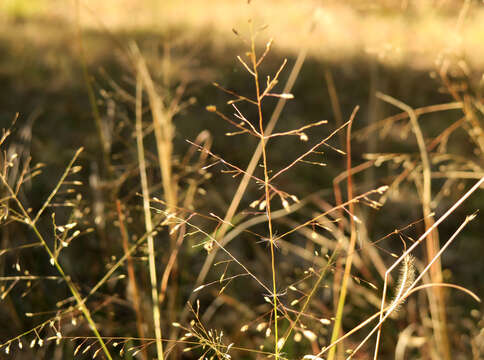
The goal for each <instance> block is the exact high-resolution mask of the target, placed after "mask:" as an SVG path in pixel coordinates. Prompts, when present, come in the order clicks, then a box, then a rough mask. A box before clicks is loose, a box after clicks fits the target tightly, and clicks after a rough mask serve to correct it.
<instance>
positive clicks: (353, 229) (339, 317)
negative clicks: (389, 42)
mask: <svg viewBox="0 0 484 360" xmlns="http://www.w3.org/2000/svg"><path fill="white" fill-rule="evenodd" d="M358 109H359V107H358V106H357V107H355V109H354V110H353V113H352V114H351V117H350V123H349V125H348V132H347V134H346V153H347V158H346V168H347V172H348V201H351V200H352V199H353V177H352V176H351V127H352V125H353V120H354V118H355V116H356V112H357V111H358ZM349 209H350V224H351V235H350V243H349V245H348V251H347V253H348V256H347V258H346V263H345V272H344V275H343V280H342V281H341V290H340V293H339V299H338V307H337V310H336V316H335V322H334V326H333V333H332V335H331V342H334V341H336V340H337V339H338V336H339V332H340V329H341V322H342V319H343V309H344V305H345V299H346V292H347V290H348V281H349V279H350V274H351V266H352V264H353V253H354V250H355V246H356V224H355V219H354V216H355V215H354V214H355V211H354V202H352V201H351V202H350V204H349ZM335 354H336V347H334V348H332V349H331V351H330V352H329V354H328V360H332V359H334V356H335Z"/></svg>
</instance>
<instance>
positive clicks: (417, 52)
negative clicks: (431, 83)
mask: <svg viewBox="0 0 484 360" xmlns="http://www.w3.org/2000/svg"><path fill="white" fill-rule="evenodd" d="M73 3H74V2H70V1H69V2H59V1H54V0H29V1H25V0H6V1H5V2H4V3H3V5H0V6H1V8H0V9H2V10H4V12H5V13H6V14H7V17H10V18H12V17H13V18H15V17H24V18H25V17H33V16H41V17H45V16H49V17H51V18H56V17H57V18H60V19H62V20H65V21H67V22H68V23H70V22H72V21H73V16H74V13H75V12H74V11H73V7H74V5H73ZM79 3H80V7H81V21H82V25H83V27H85V28H88V29H89V28H91V29H99V24H100V23H103V24H104V25H106V26H107V27H108V28H110V29H111V30H113V31H133V30H138V31H139V30H147V29H149V30H154V31H166V30H167V29H183V30H184V31H185V32H187V33H193V34H195V35H194V36H195V37H199V38H203V37H205V36H209V37H210V38H212V39H213V40H216V41H218V42H222V43H225V42H227V40H230V37H229V36H227V34H228V33H229V32H230V30H231V29H232V28H236V29H245V28H246V23H247V19H249V18H251V19H253V21H254V22H255V23H257V24H268V25H269V26H270V33H271V34H272V35H273V36H274V37H275V40H276V43H277V46H278V47H279V48H280V49H281V50H283V51H286V52H289V53H292V54H295V53H297V51H299V49H300V48H301V46H302V45H303V44H304V43H305V42H308V43H309V44H310V53H311V54H312V55H314V56H316V57H318V58H320V59H327V60H330V61H331V60H332V61H335V60H336V61H340V60H341V59H345V58H348V57H355V56H362V55H365V54H370V55H374V56H376V57H378V58H379V59H380V60H382V61H385V62H388V63H391V64H407V65H412V66H415V67H418V68H421V69H422V68H423V69H425V68H431V67H432V66H433V65H434V62H435V60H436V58H437V57H438V56H439V55H440V54H442V53H443V52H445V53H449V52H451V53H456V54H459V55H460V54H465V56H466V57H467V58H468V61H469V63H470V64H471V65H476V66H482V65H484V48H483V47H482V46H481V44H483V43H484V9H483V7H482V4H481V3H479V2H476V1H471V2H469V8H468V11H467V16H466V20H465V22H462V23H460V22H459V11H460V10H461V5H462V4H461V2H455V1H454V2H450V1H440V2H439V1H430V0H421V1H371V2H370V1H327V2H324V4H323V5H321V2H320V1H316V0H306V1H291V0H277V1H275V0H269V1H257V2H254V6H247V4H246V1H242V0H240V1H226V0H208V1H200V0H186V1H176V0H167V1H162V2H160V1H153V0H146V1H134V0H106V1H97V0H79ZM314 20H316V21H317V23H318V26H317V29H316V30H315V31H314V33H313V34H312V35H311V36H308V35H307V28H308V25H309V24H310V23H311V22H312V21H314Z"/></svg>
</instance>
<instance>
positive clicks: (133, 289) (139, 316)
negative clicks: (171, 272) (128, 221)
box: [116, 199, 148, 360]
mask: <svg viewBox="0 0 484 360" xmlns="http://www.w3.org/2000/svg"><path fill="white" fill-rule="evenodd" d="M116 211H117V213H118V221H119V231H120V233H121V238H122V240H123V250H124V253H125V254H128V251H129V235H128V230H127V229H126V225H125V223H124V217H125V216H124V214H123V209H122V204H121V201H120V200H119V199H116ZM126 268H127V270H128V284H129V292H130V293H131V295H132V297H133V307H134V311H135V313H136V328H137V330H138V334H139V336H140V338H144V337H145V331H144V328H143V326H144V319H143V311H142V309H141V302H140V298H139V291H138V285H137V284H136V275H135V271H134V264H133V258H132V257H131V256H130V255H129V254H128V257H127V266H126ZM141 344H142V345H143V350H142V351H141V355H142V357H143V359H144V360H148V353H147V351H146V347H144V345H145V342H144V341H141Z"/></svg>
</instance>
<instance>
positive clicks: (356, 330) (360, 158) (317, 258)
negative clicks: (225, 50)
mask: <svg viewBox="0 0 484 360" xmlns="http://www.w3.org/2000/svg"><path fill="white" fill-rule="evenodd" d="M397 3H398V4H397V5H398V6H397V5H395V4H393V5H390V2H386V5H385V6H386V7H385V9H387V11H390V10H391V11H396V12H398V11H410V10H411V11H417V10H418V9H420V8H418V9H417V8H416V7H414V5H412V3H411V2H401V3H400V2H397ZM403 3H404V4H403ZM333 5H334V4H333ZM400 5H402V6H401V7H400ZM170 6H172V5H170ZM250 6H257V4H251V5H250ZM261 6H262V5H261ZM264 6H265V5H264ZM470 7H471V4H470V2H465V4H464V6H463V7H462V8H461V12H460V15H459V17H458V19H457V20H458V24H457V27H456V31H459V29H461V28H462V27H463V25H462V24H463V22H464V18H465V17H466V16H468V13H469V9H470ZM80 8H81V2H76V11H77V18H76V43H77V45H78V47H79V49H80V52H79V59H78V64H79V65H80V70H81V73H82V79H83V84H84V87H85V89H87V102H88V104H89V106H90V109H91V111H90V113H91V115H90V116H91V117H92V118H93V119H94V122H93V125H94V129H93V132H94V131H95V132H96V134H97V136H93V137H92V138H93V140H92V141H91V142H90V148H89V149H88V150H87V151H83V150H84V149H83V148H80V149H79V150H77V151H76V152H75V154H74V156H73V157H72V158H71V160H70V161H69V162H68V163H67V166H65V168H64V170H63V171H62V175H61V176H60V178H58V179H56V180H55V181H52V180H51V179H52V178H53V177H52V175H50V172H51V171H53V170H51V168H49V166H46V165H45V164H42V163H35V161H36V156H35V154H34V153H32V154H31V153H30V152H29V151H28V150H25V148H24V147H23V146H24V144H23V143H22V136H23V138H24V140H25V133H28V130H30V131H31V128H29V127H28V126H31V125H29V124H28V123H27V125H22V124H20V125H19V123H21V122H22V120H23V118H22V115H18V114H17V115H16V116H15V118H14V119H13V121H11V123H12V124H11V125H10V126H6V127H5V128H4V130H3V133H2V136H1V138H0V147H1V150H2V152H1V158H0V182H1V187H0V225H1V230H2V240H1V243H0V244H1V248H0V265H1V269H0V270H1V273H0V301H2V305H4V306H5V309H7V311H6V313H7V314H8V315H9V316H10V317H11V318H12V319H14V320H12V325H10V324H8V325H7V326H6V328H5V329H4V330H0V334H1V336H2V338H0V351H2V352H3V353H5V356H6V357H7V358H8V357H12V356H14V357H15V356H18V358H19V359H29V358H52V359H63V358H66V359H67V358H93V359H95V358H106V359H118V358H119V359H143V360H147V359H151V358H157V359H158V360H164V359H182V358H183V359H203V360H205V359H219V360H221V359H266V358H273V359H276V360H293V359H312V360H321V359H328V360H334V359H338V360H339V359H352V358H361V359H364V358H371V357H373V359H375V360H376V359H386V358H395V359H404V358H414V357H415V358H417V357H418V358H422V359H454V358H455V359H460V358H465V357H466V356H467V358H474V359H478V358H479V356H481V355H482V354H483V352H484V350H483V349H484V341H483V340H482V338H480V337H479V331H478V325H476V324H475V323H478V322H479V319H478V317H479V316H480V313H479V312H478V311H477V310H476V311H474V312H471V316H472V317H473V318H474V320H475V321H474V322H472V321H470V320H468V318H467V317H465V316H463V315H461V316H462V317H463V319H464V318H465V320H466V321H462V324H464V325H462V326H461V323H460V322H458V321H457V320H458V317H459V315H456V314H453V312H452V311H451V309H453V310H455V309H458V311H461V312H462V311H467V308H465V307H464V306H462V307H459V304H458V302H459V301H460V300H457V299H462V298H461V297H460V296H461V295H465V296H466V297H467V298H468V299H471V300H472V301H476V302H480V297H479V296H478V294H476V292H477V293H478V292H479V291H480V289H474V288H469V287H468V286H465V285H462V284H459V283H454V281H452V279H451V278H450V276H449V271H448V270H446V268H447V261H448V259H447V258H445V257H444V255H447V254H448V253H450V252H451V251H452V250H449V249H450V247H451V245H453V246H454V247H455V243H457V242H458V241H459V238H462V237H465V236H466V235H465V234H466V231H467V232H469V231H470V230H469V229H472V223H471V221H473V220H474V223H476V222H478V221H479V220H478V213H477V211H476V210H478V209H475V203H478V200H479V199H480V198H482V194H480V189H482V187H483V184H484V171H483V169H482V154H483V153H484V135H483V134H484V132H483V131H482V126H481V123H482V119H483V116H484V106H483V101H482V97H481V85H482V84H481V83H480V82H476V75H475V73H474V72H473V70H471V69H472V68H471V66H470V65H469V64H467V63H466V62H465V59H464V58H463V57H459V56H458V55H456V54H449V53H446V54H444V55H442V57H441V58H440V59H439V62H438V63H437V69H436V71H435V72H434V73H433V74H434V77H435V79H436V81H439V84H440V86H441V89H440V90H441V92H442V93H443V95H442V97H445V101H441V102H437V103H433V104H430V105H425V106H420V107H417V106H415V107H413V106H411V105H409V104H410V103H411V102H409V101H407V100H405V101H403V100H399V99H397V97H396V96H393V95H391V94H392V92H391V91H385V94H384V93H383V92H376V93H374V94H372V95H371V96H372V97H374V99H373V100H372V101H381V102H382V106H383V105H385V104H386V105H388V106H389V107H388V109H387V110H388V113H389V114H390V115H389V116H386V117H384V118H383V119H371V121H370V122H369V123H365V122H364V120H363V118H364V116H365V115H364V114H363V111H362V109H361V107H363V106H364V105H362V104H357V103H353V102H352V107H351V108H350V109H353V110H352V111H351V112H349V113H348V115H349V116H348V115H346V114H345V113H346V112H347V109H346V108H345V107H344V104H346V101H344V100H343V96H342V95H343V93H342V92H341V91H338V86H339V84H338V77H336V76H334V73H333V72H332V71H331V69H329V67H327V68H326V69H324V71H322V75H321V79H324V81H326V88H327V90H328V94H329V100H328V103H329V104H330V107H331V112H332V114H333V117H334V120H332V119H331V120H321V119H320V117H318V118H319V119H320V120H314V118H311V117H309V116H307V118H306V117H305V116H303V117H301V118H297V120H295V121H292V120H291V119H290V118H291V117H292V116H294V115H293V112H291V111H293V109H292V110H291V108H290V106H291V105H290V106H288V107H286V104H288V102H289V101H291V102H295V103H297V102H301V103H303V102H304V101H305V96H308V97H311V96H313V97H314V96H315V94H313V93H312V92H310V91H308V92H307V93H302V94H301V96H299V92H298V89H300V87H298V86H297V81H298V80H301V79H300V77H301V71H302V69H304V64H305V62H307V61H308V57H309V52H310V48H311V46H312V45H311V44H310V43H302V44H300V47H299V49H298V54H297V56H296V57H295V58H294V59H291V58H290V59H282V60H279V59H278V57H277V56H276V55H277V51H275V50H274V47H277V41H276V42H274V41H273V39H272V38H269V39H268V38H267V33H268V32H270V31H271V30H270V28H269V30H267V29H266V27H265V26H261V25H260V24H259V23H258V22H257V21H256V20H250V21H249V22H248V24H246V25H244V27H241V28H237V29H234V30H233V33H234V34H235V35H236V41H237V44H238V45H237V48H238V49H240V48H242V50H241V51H242V52H241V54H242V55H239V56H236V57H235V59H234V61H233V63H232V65H231V69H232V71H233V72H235V70H233V69H236V71H237V72H239V73H240V72H241V73H243V74H244V79H245V80H244V81H245V83H244V82H238V81H237V82H235V84H234V83H233V82H231V79H230V78H229V77H227V78H224V77H223V75H222V76H221V77H222V79H218V78H216V79H215V80H217V82H213V85H214V88H215V89H216V90H217V91H218V92H219V95H218V96H219V97H224V98H223V100H220V101H219V100H217V101H213V102H210V103H208V104H205V103H204V104H201V105H197V104H196V101H195V100H193V97H191V95H190V91H191V87H190V84H189V81H187V78H188V79H189V80H190V79H191V78H190V76H184V77H183V78H182V77H177V74H176V71H175V70H174V69H177V66H179V64H177V63H176V60H174V59H176V56H177V55H178V54H177V49H175V48H171V47H170V46H169V45H167V44H165V45H164V46H162V47H155V50H153V48H150V47H149V46H148V47H147V46H146V44H143V42H142V41H141V42H136V41H131V42H129V45H128V46H125V45H124V43H123V40H120V39H118V38H117V36H118V35H117V34H115V33H111V32H109V31H108V30H107V29H104V30H103V31H104V32H103V35H104V36H106V38H109V39H111V40H112V42H113V47H114V48H115V49H116V51H117V52H118V54H119V55H120V56H119V62H120V63H122V66H124V68H123V69H124V72H123V76H122V78H120V79H117V78H115V77H114V76H111V75H110V74H109V69H105V70H104V71H103V72H102V74H103V75H102V76H103V79H104V80H105V82H102V81H101V80H98V79H97V78H96V76H95V75H93V74H92V73H91V70H90V69H89V66H88V65H89V52H88V51H86V49H87V48H86V47H85V40H86V39H84V35H83V31H82V26H83V22H82V20H81V18H80V17H79V11H80ZM397 8H398V11H397V10H396V9H397ZM409 9H410V10H409ZM412 9H413V10H412ZM362 11H363V10H362ZM364 11H367V10H364ZM418 11H420V10H418ZM318 14H319V13H317V12H315V16H314V18H313V19H312V20H311V23H310V24H308V25H307V29H306V33H307V37H308V38H311V36H313V35H314V33H317V32H318V31H319V30H318V25H320V24H319V22H320V21H321V19H320V17H319V15H318ZM262 39H263V40H264V42H265V46H263V47H261V46H260V44H261V43H262ZM160 49H161V50H160ZM159 53H161V55H159ZM274 53H276V54H274ZM274 58H275V59H276V60H274ZM234 64H235V65H234ZM288 68H291V70H290V71H289V70H288ZM188 74H191V73H188ZM220 74H223V73H220ZM216 76H217V75H216ZM216 76H215V77H216ZM240 78H242V77H240ZM238 79H239V78H238ZM247 79H248V80H247ZM282 83H284V86H281V84H282ZM303 85H305V86H306V85H307V83H304V84H303ZM103 86H104V87H103ZM321 89H322V90H323V89H325V87H324V86H321ZM390 90H391V89H390ZM294 98H296V99H295V100H293V99H294ZM219 99H220V98H219ZM407 102H408V103H407ZM360 105H362V106H360ZM203 108H205V110H206V111H205V112H204V113H203V114H202V113H201V111H202V109H203ZM302 108H304V107H302ZM395 108H397V109H398V110H399V111H401V112H400V113H397V114H395V113H394V111H395ZM195 109H196V110H195ZM283 110H286V111H288V113H289V114H290V115H289V116H288V117H287V118H285V114H284V112H283ZM191 112H193V113H194V114H195V116H193V117H192V118H190V117H189V115H188V114H190V113H191ZM370 113H372V112H371V111H370ZM457 113H458V115H457V116H455V115H456V114H457ZM444 114H445V115H446V116H448V117H447V118H446V119H452V120H451V121H447V122H444V121H442V122H440V123H438V124H434V123H431V121H430V120H427V119H428V118H431V117H432V116H444ZM449 114H450V115H449ZM346 116H347V117H346ZM199 117H200V118H201V117H207V118H209V119H210V121H217V123H216V124H217V125H215V126H214V130H213V131H212V132H213V134H218V133H221V132H224V133H225V136H226V137H227V138H228V139H229V141H228V144H229V145H228V146H230V148H227V147H224V146H219V144H220V143H223V141H224V140H223V139H222V138H218V137H217V136H214V135H212V133H211V132H210V131H209V130H202V131H200V132H199V133H198V135H195V136H193V137H189V138H187V137H186V136H185V134H184V133H183V132H182V130H181V129H187V128H190V126H186V125H185V124H184V122H189V121H196V120H198V118H199ZM299 119H304V121H303V122H302V123H301V122H300V121H299ZM308 119H311V120H308ZM346 119H347V120H346ZM283 120H286V121H283ZM295 124H296V125H295ZM194 127H195V126H194ZM17 134H19V135H17ZM22 134H23V135H22ZM372 139H379V140H380V141H381V144H378V146H376V147H367V149H377V151H378V152H376V151H375V152H371V153H369V152H367V153H364V154H363V151H361V149H362V148H364V145H362V143H364V142H366V141H371V140H372ZM281 144H283V145H281ZM286 144H287V145H286ZM455 144H457V146H456V145H455ZM459 144H465V148H463V149H460V148H459ZM32 146H36V145H35V144H34V142H33V145H32ZM96 150H99V151H96ZM86 153H87V154H86ZM338 163H341V164H343V165H342V166H340V167H338V166H337V165H334V164H338ZM308 169H310V170H308ZM56 172H58V171H57V170H56ZM369 172H371V176H366V174H368V173H369ZM308 173H310V174H311V175H310V176H311V177H312V179H311V182H312V183H317V184H318V185H317V187H318V189H317V190H316V191H314V192H313V191H308V188H309V187H307V186H305V184H307V183H305V182H304V181H303V177H304V174H308ZM301 174H303V176H301ZM365 176H366V177H365ZM42 179H47V181H46V182H47V183H49V191H48V192H47V193H44V192H40V194H39V190H38V189H42V185H41V184H43V183H42ZM233 179H235V180H239V179H240V182H239V183H238V184H236V186H233V183H234V180H233ZM368 179H371V181H368ZM320 184H321V186H320ZM325 184H327V186H326V185H325ZM331 186H332V188H331ZM342 188H346V191H343V190H342ZM37 197H40V198H42V201H38V200H37ZM474 200H475V202H474V203H472V201H474ZM402 209H404V210H402ZM405 209H410V210H405ZM399 213H404V214H405V215H406V216H405V218H404V220H402V219H399V218H398V214H399ZM434 219H436V220H434ZM455 224H460V225H458V226H456V225H455ZM19 225H21V226H19ZM391 227H393V229H394V230H391V229H390V228H391ZM389 229H390V230H389ZM464 230H466V231H464ZM422 254H424V255H422ZM458 261H459V262H461V261H465V259H461V258H459V259H458ZM466 301H467V300H466ZM463 309H464V310H463ZM0 314H1V313H0ZM472 314H474V315H472ZM466 316H467V315H466ZM476 319H477V320H476ZM481 321H482V320H481ZM14 323H15V324H14ZM464 326H467V328H465V329H464V330H463V327H464ZM461 340H462V341H461ZM372 342H373V343H372ZM458 342H459V344H458V345H456V344H457V343H458ZM27 344H28V345H27Z"/></svg>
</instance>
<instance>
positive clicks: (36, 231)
mask: <svg viewBox="0 0 484 360" xmlns="http://www.w3.org/2000/svg"><path fill="white" fill-rule="evenodd" d="M82 150H83V148H80V149H79V150H77V151H76V153H75V154H74V156H73V158H72V160H71V161H70V162H69V164H68V165H67V167H66V169H65V171H64V173H63V174H62V176H61V178H60V180H59V181H58V183H57V185H56V186H55V188H54V190H53V191H52V192H51V194H50V195H49V196H48V198H47V200H46V201H45V202H44V203H43V205H42V207H41V208H40V209H39V211H38V212H37V214H36V216H35V218H33V219H32V218H31V216H30V215H29V213H28V211H27V210H26V209H25V208H24V206H23V205H22V203H21V201H20V200H19V198H18V197H17V194H16V193H15V192H14V191H13V189H12V188H11V187H10V185H9V184H8V182H7V179H6V178H5V177H4V176H3V174H2V175H0V180H1V181H2V183H3V185H4V186H5V188H6V189H7V191H8V193H9V194H10V197H11V198H12V200H13V201H14V202H15V203H16V204H17V206H18V207H19V209H20V211H21V212H22V215H23V216H24V218H23V219H22V220H21V221H22V222H23V223H25V224H26V225H27V226H29V227H30V228H31V229H32V231H33V232H34V234H35V236H36V237H37V239H39V241H40V242H41V244H42V246H43V248H44V249H45V251H46V252H47V254H48V255H49V260H50V262H51V264H53V265H54V266H55V267H56V269H57V271H58V272H59V274H60V275H61V276H62V278H63V280H64V281H65V283H66V285H67V287H68V288H69V291H70V292H71V294H72V295H73V296H74V298H75V300H76V302H77V305H78V306H79V309H80V310H81V312H82V313H83V315H84V317H85V318H86V320H87V322H88V323H89V326H90V327H91V330H92V332H93V333H94V335H95V336H96V339H97V340H98V342H99V344H100V345H101V347H102V349H103V351H104V354H105V355H106V357H107V358H108V359H109V360H112V357H111V354H110V353H109V350H108V348H107V347H106V344H105V343H104V341H103V339H102V337H101V334H100V333H99V331H98V330H97V327H96V323H95V322H94V320H93V319H92V316H91V312H90V311H89V309H88V308H87V306H86V304H85V300H83V299H82V297H81V294H80V293H79V291H78V290H77V288H76V286H75V285H74V283H73V282H72V280H71V278H70V276H68V275H66V274H65V272H64V269H63V268H62V266H61V264H60V263H59V261H58V259H57V256H56V255H54V253H53V252H52V250H51V249H50V247H49V245H48V244H47V242H46V241H45V239H44V237H43V236H42V234H41V233H40V231H39V229H38V227H37V224H36V223H37V221H38V220H39V218H40V216H41V215H42V213H43V212H44V210H45V209H46V208H47V206H49V205H50V203H51V201H52V199H53V198H54V197H55V195H56V194H57V193H58V191H59V189H60V187H61V186H62V184H63V183H64V181H65V179H66V177H67V176H68V175H69V173H70V172H71V169H72V167H73V165H74V163H75V162H76V160H77V158H78V156H79V155H80V154H81V152H82ZM60 335H61V336H62V334H60Z"/></svg>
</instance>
